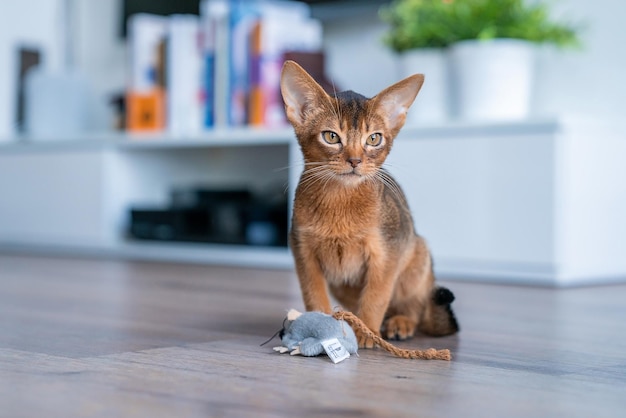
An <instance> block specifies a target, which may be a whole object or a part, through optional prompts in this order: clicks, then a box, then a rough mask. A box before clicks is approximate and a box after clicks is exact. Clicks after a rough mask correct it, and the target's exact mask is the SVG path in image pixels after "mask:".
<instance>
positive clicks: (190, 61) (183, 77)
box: [166, 15, 204, 135]
mask: <svg viewBox="0 0 626 418" xmlns="http://www.w3.org/2000/svg"><path fill="white" fill-rule="evenodd" d="M199 47H200V45H199V23H198V18H197V17H196V16H193V15H172V16H170V17H169V20H168V39H167V49H166V51H167V53H166V68H167V69H166V79H167V82H166V85H167V128H168V130H169V132H170V133H172V134H175V135H181V134H195V133H198V132H199V131H200V128H201V125H202V108H203V105H204V104H203V100H202V95H201V90H202V89H201V77H202V74H201V64H202V60H201V54H200V48H199Z"/></svg>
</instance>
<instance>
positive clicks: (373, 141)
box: [365, 132, 383, 147]
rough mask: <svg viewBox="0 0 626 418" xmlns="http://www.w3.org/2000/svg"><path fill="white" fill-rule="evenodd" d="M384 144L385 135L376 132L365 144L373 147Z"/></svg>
mask: <svg viewBox="0 0 626 418" xmlns="http://www.w3.org/2000/svg"><path fill="white" fill-rule="evenodd" d="M381 142H383V135H382V134H380V133H378V132H376V133H375V134H371V135H369V136H368V137H367V139H366V140H365V143H366V144H367V145H369V146H371V147H376V146H378V145H380V144H381Z"/></svg>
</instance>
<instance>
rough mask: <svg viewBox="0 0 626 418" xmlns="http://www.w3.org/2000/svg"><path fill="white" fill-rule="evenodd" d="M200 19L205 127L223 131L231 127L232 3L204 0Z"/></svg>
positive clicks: (220, 0)
mask: <svg viewBox="0 0 626 418" xmlns="http://www.w3.org/2000/svg"><path fill="white" fill-rule="evenodd" d="M200 15H201V20H202V32H203V56H204V88H205V100H206V101H205V114H204V127H205V128H208V129H210V128H213V127H224V126H227V125H228V102H229V100H228V92H229V85H230V83H229V81H228V78H229V73H230V70H229V61H230V58H229V57H230V41H229V38H230V18H229V16H230V0H203V1H202V2H201V3H200Z"/></svg>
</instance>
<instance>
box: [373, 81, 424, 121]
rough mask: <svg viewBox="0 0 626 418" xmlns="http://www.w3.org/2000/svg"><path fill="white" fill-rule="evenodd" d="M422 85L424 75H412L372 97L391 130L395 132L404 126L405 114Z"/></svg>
mask: <svg viewBox="0 0 626 418" xmlns="http://www.w3.org/2000/svg"><path fill="white" fill-rule="evenodd" d="M422 84H424V75H423V74H414V75H412V76H410V77H407V78H405V79H404V80H402V81H398V82H397V83H396V84H393V85H391V86H389V87H387V88H386V89H385V90H383V91H381V92H380V93H378V94H377V95H376V97H374V100H375V102H376V105H377V106H378V107H379V109H380V111H381V112H382V114H384V115H385V116H386V117H387V119H388V121H389V127H390V128H391V129H392V130H394V131H397V130H399V129H400V128H402V126H403V125H404V122H405V120H406V113H407V111H408V110H409V107H410V106H411V104H413V101H414V100H415V97H417V93H419V91H420V89H421V88H422Z"/></svg>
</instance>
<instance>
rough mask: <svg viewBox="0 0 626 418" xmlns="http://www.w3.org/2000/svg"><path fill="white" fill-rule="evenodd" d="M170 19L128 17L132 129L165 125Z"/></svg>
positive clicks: (128, 114) (128, 96)
mask: <svg viewBox="0 0 626 418" xmlns="http://www.w3.org/2000/svg"><path fill="white" fill-rule="evenodd" d="M166 30H167V19H166V18H164V17H162V16H156V15H150V14H145V13H139V14H135V15H132V16H131V17H130V18H129V20H128V52H129V67H130V70H129V79H128V88H127V94H126V102H127V103H126V108H127V112H126V124H127V129H128V130H129V131H158V130H162V129H164V128H165V91H164V86H163V82H162V80H163V49H162V45H163V41H164V38H165V33H166Z"/></svg>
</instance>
